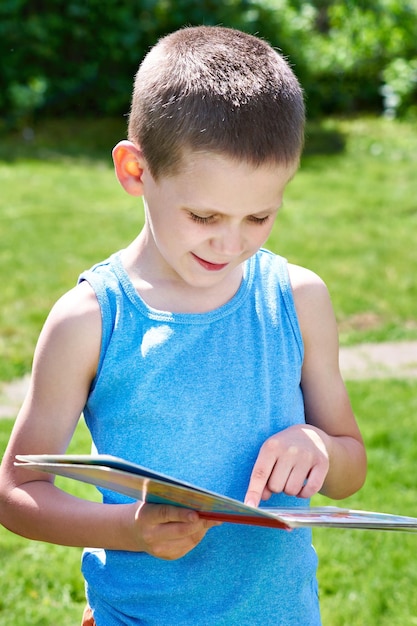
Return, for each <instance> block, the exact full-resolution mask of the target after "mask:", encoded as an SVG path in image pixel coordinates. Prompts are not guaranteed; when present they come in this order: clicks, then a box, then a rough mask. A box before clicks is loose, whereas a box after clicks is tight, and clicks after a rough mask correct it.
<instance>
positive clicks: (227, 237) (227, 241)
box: [215, 226, 243, 256]
mask: <svg viewBox="0 0 417 626" xmlns="http://www.w3.org/2000/svg"><path fill="white" fill-rule="evenodd" d="M215 247H216V249H217V250H218V251H219V252H221V253H222V254H224V255H227V256H236V255H238V254H240V253H241V252H242V250H243V236H242V232H241V229H240V228H239V227H233V226H227V227H226V226H225V227H224V228H222V230H221V232H220V233H218V235H217V237H216V238H215Z"/></svg>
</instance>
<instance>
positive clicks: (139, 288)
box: [122, 233, 243, 313]
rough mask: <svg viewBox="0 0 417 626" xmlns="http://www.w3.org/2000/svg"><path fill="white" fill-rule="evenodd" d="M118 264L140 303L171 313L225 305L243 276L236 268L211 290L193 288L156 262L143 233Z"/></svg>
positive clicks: (239, 267) (239, 268)
mask: <svg viewBox="0 0 417 626" xmlns="http://www.w3.org/2000/svg"><path fill="white" fill-rule="evenodd" d="M122 263H123V266H124V268H125V270H126V272H127V274H128V275H129V278H130V280H131V282H132V284H133V286H134V288H135V290H136V292H137V293H138V294H139V296H140V297H141V298H142V300H143V301H144V302H145V303H146V304H147V305H148V306H150V307H152V308H153V309H156V310H159V311H170V312H172V313H207V312H208V311H213V310H215V309H217V308H219V307H221V306H222V305H224V304H226V303H227V302H229V300H231V299H232V298H233V296H234V295H235V294H236V292H237V291H238V289H239V287H240V285H241V282H242V277H243V266H242V265H239V266H238V267H236V268H235V269H234V270H233V271H232V272H231V273H230V274H228V275H227V276H226V277H225V279H224V280H223V281H220V282H219V283H217V284H216V285H215V286H212V287H195V286H193V285H189V284H187V283H186V282H184V281H183V280H182V279H181V277H180V276H178V274H176V273H175V272H174V271H172V270H171V272H170V271H166V268H164V267H163V264H161V263H158V261H157V260H156V259H155V254H154V253H153V247H152V245H151V246H149V245H147V244H146V243H144V237H143V233H141V234H140V235H139V237H138V238H137V239H136V240H135V241H133V242H132V243H131V244H130V246H128V248H126V250H124V251H123V253H122Z"/></svg>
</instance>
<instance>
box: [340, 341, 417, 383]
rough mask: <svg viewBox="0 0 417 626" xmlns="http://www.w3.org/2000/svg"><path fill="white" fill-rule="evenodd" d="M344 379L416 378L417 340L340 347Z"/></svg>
mask: <svg viewBox="0 0 417 626" xmlns="http://www.w3.org/2000/svg"><path fill="white" fill-rule="evenodd" d="M339 362H340V369H341V371H342V374H343V376H344V378H345V379H346V380H363V379H370V378H374V379H375V378H417V341H409V342H408V341H399V342H388V343H363V344H360V345H358V346H351V347H347V348H342V349H341V350H340V359H339Z"/></svg>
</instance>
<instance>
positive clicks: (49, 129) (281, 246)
mask: <svg viewBox="0 0 417 626" xmlns="http://www.w3.org/2000/svg"><path fill="white" fill-rule="evenodd" d="M124 133H125V128H124V121H123V120H122V121H120V122H117V121H116V122H115V121H106V120H104V121H90V122H83V121H76V122H70V121H68V122H61V123H56V122H50V123H48V124H45V125H43V126H41V127H40V128H39V129H37V130H36V133H35V139H34V140H32V141H25V140H23V139H22V137H21V136H7V137H2V138H1V141H0V188H1V198H0V240H1V241H2V246H1V247H0V279H1V284H2V306H1V310H0V380H8V379H11V378H13V377H16V376H20V375H21V374H23V373H24V372H27V371H29V369H30V364H31V358H32V353H33V348H34V344H35V341H36V338H37V336H38V334H39V330H40V328H41V326H42V323H43V321H44V319H45V317H46V315H47V313H48V311H49V309H50V308H51V306H52V304H53V302H54V301H55V300H56V299H57V298H58V297H59V296H60V295H61V294H62V293H63V292H64V291H66V290H67V289H69V288H70V287H72V286H73V285H74V283H75V281H76V279H77V276H78V274H79V272H81V271H82V270H83V269H84V268H86V267H89V266H90V265H91V264H92V263H94V262H96V261H99V260H101V259H102V258H104V257H106V256H107V255H108V254H109V253H111V252H113V251H115V250H116V249H119V248H120V247H123V246H125V245H127V244H128V243H129V242H130V241H131V240H132V239H133V238H134V237H135V236H136V234H137V233H138V231H139V230H140V227H141V224H142V219H143V218H142V208H141V203H140V201H137V200H135V199H134V198H132V197H129V196H128V195H127V194H126V193H125V192H124V191H123V190H122V189H121V188H120V187H119V185H118V183H117V181H116V179H115V176H114V173H113V170H112V164H111V159H110V150H111V147H112V146H113V145H114V143H115V142H116V141H117V139H118V138H123V137H124ZM416 158H417V133H416V132H415V128H414V127H413V125H412V124H406V123H400V122H390V121H388V120H380V119H369V120H366V119H362V120H352V121H340V122H337V121H333V122H327V123H326V124H322V125H321V126H320V127H318V126H311V127H309V129H308V136H307V148H306V156H305V157H304V159H303V162H302V166H301V169H300V172H299V173H298V174H297V176H296V178H295V179H294V181H293V182H292V183H291V184H290V186H289V188H288V193H287V196H286V199H285V204H284V208H283V209H282V212H281V214H280V216H279V217H278V220H277V223H276V226H275V228H274V231H273V234H272V236H271V238H270V240H269V242H268V245H269V247H270V248H271V249H273V250H274V251H277V252H280V253H282V254H283V255H285V256H287V257H288V258H289V259H290V260H292V261H294V262H296V263H300V264H303V265H306V266H307V267H309V268H311V269H313V270H315V271H316V272H317V273H319V274H320V275H321V276H322V277H323V278H324V279H325V281H326V282H327V283H328V285H329V288H330V291H331V293H332V297H333V301H334V306H335V310H336V313H337V317H338V321H339V324H340V331H341V340H342V341H343V342H344V343H357V342H360V341H363V340H378V341H381V340H387V339H403V338H404V339H405V338H410V337H413V338H416V337H417V315H416V308H415V302H416V300H417V281H416V280H415V275H416V269H417V268H416V265H417V262H416V258H415V254H414V252H415V233H416V231H417V205H416V198H417V179H416V175H415V163H416Z"/></svg>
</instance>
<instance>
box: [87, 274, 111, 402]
mask: <svg viewBox="0 0 417 626" xmlns="http://www.w3.org/2000/svg"><path fill="white" fill-rule="evenodd" d="M83 281H86V282H87V283H88V284H89V285H90V287H91V288H92V290H93V291H94V293H95V296H96V298H97V301H98V304H99V307H100V314H101V345H100V358H99V362H98V366H97V372H96V375H95V376H94V378H93V381H92V383H91V387H90V393H91V392H92V391H93V389H94V387H95V385H96V382H97V380H98V378H99V376H100V372H101V368H102V366H103V361H104V357H105V355H106V351H107V348H108V345H109V343H110V339H111V336H112V333H113V329H114V322H115V319H116V303H115V301H111V299H110V298H109V292H108V290H107V289H106V287H105V286H104V282H103V280H102V279H101V277H100V276H98V275H97V274H94V272H91V271H87V272H84V273H83V274H81V276H80V278H79V280H78V282H79V283H80V282H83Z"/></svg>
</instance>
